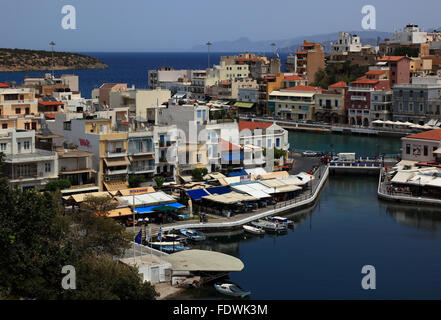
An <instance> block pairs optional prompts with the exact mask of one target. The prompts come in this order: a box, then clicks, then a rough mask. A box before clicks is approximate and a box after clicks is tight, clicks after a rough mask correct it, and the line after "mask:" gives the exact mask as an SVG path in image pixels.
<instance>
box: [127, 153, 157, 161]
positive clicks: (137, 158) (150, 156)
mask: <svg viewBox="0 0 441 320" xmlns="http://www.w3.org/2000/svg"><path fill="white" fill-rule="evenodd" d="M130 158H131V160H134V161H141V160H154V159H155V155H154V154H143V155H139V156H137V155H136V154H134V155H131V156H130Z"/></svg>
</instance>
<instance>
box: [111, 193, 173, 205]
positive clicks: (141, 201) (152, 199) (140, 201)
mask: <svg viewBox="0 0 441 320" xmlns="http://www.w3.org/2000/svg"><path fill="white" fill-rule="evenodd" d="M119 198H120V199H121V200H122V201H124V202H125V203H127V204H128V205H129V206H133V198H134V199H135V206H143V205H144V206H146V205H153V204H164V203H167V202H176V200H175V198H173V197H172V196H170V195H168V194H166V193H165V192H163V191H157V192H152V193H146V194H138V195H134V196H123V197H119Z"/></svg>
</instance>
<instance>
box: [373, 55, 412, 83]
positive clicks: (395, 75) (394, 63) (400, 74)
mask: <svg viewBox="0 0 441 320" xmlns="http://www.w3.org/2000/svg"><path fill="white" fill-rule="evenodd" d="M377 66H378V67H380V68H383V69H385V68H387V69H388V70H389V75H388V77H389V82H390V85H389V87H391V88H392V87H393V86H394V85H396V84H402V83H409V81H410V58H408V57H405V56H384V57H382V58H380V59H378V63H377Z"/></svg>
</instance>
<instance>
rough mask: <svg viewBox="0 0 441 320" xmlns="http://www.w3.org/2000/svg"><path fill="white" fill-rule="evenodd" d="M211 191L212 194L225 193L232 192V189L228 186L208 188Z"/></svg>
mask: <svg viewBox="0 0 441 320" xmlns="http://www.w3.org/2000/svg"><path fill="white" fill-rule="evenodd" d="M205 190H207V191H208V192H209V193H211V194H225V193H230V192H231V190H230V188H228V187H212V188H206V189H205Z"/></svg>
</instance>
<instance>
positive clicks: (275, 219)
mask: <svg viewBox="0 0 441 320" xmlns="http://www.w3.org/2000/svg"><path fill="white" fill-rule="evenodd" d="M266 219H267V220H268V221H271V222H275V223H284V224H286V225H287V226H288V227H289V228H294V221H292V220H289V219H287V218H285V217H278V216H277V217H267V218H266Z"/></svg>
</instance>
